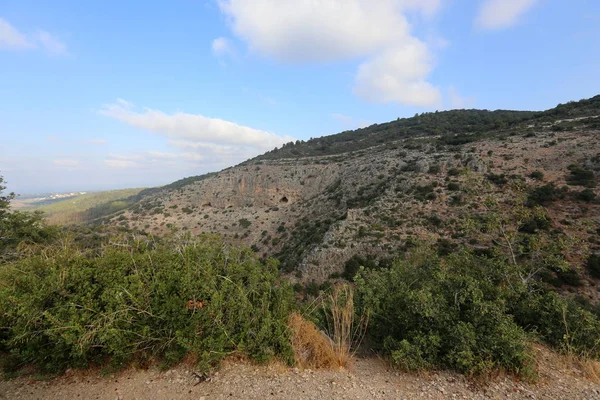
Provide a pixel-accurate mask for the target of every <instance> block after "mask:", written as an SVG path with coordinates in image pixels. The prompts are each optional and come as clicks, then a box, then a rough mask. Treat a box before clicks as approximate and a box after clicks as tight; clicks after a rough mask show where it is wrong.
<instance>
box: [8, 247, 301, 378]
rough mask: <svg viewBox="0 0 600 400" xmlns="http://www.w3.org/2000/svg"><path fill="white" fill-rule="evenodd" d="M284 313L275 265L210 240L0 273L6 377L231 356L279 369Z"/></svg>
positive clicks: (62, 252)
mask: <svg viewBox="0 0 600 400" xmlns="http://www.w3.org/2000/svg"><path fill="white" fill-rule="evenodd" d="M290 304H291V289H290V288H289V286H288V285H285V284H282V283H280V282H279V281H278V278H277V266H276V264H275V262H271V261H269V262H267V263H266V265H262V264H261V263H260V262H259V261H258V260H257V259H256V257H255V256H254V255H253V253H252V252H251V251H250V250H247V249H237V248H232V247H227V246H225V245H223V243H222V242H220V240H218V239H215V238H204V239H202V240H200V241H192V240H191V239H189V238H181V239H180V241H179V244H177V245H175V244H173V245H166V244H165V245H157V246H154V245H150V244H148V243H134V244H130V245H119V246H116V245H115V246H107V247H105V248H104V249H103V250H102V254H101V255H100V256H97V257H88V256H86V255H85V254H83V253H82V252H81V251H80V250H78V249H77V248H75V247H74V246H73V245H63V246H56V247H52V248H47V249H44V250H43V252H41V253H40V254H39V255H34V256H31V257H28V258H25V259H22V260H20V261H17V262H14V263H11V264H6V265H4V266H3V267H2V268H1V269H0V327H2V328H0V339H1V340H2V342H1V343H2V346H4V348H5V350H8V351H9V352H10V357H9V360H8V362H7V366H8V367H15V366H18V365H22V364H24V363H35V364H37V365H38V366H39V367H40V368H42V369H48V370H52V371H57V370H61V369H64V368H68V367H72V366H73V367H80V366H87V365H90V364H93V363H104V362H106V361H108V360H111V361H112V363H113V364H116V365H121V364H122V363H126V362H130V361H144V360H148V359H158V360H162V361H163V362H165V363H171V362H176V361H178V360H180V359H181V358H182V357H183V356H185V355H186V354H188V353H191V354H193V355H195V356H196V357H198V362H199V365H200V366H201V367H202V368H210V367H211V366H213V365H214V364H215V363H217V362H218V361H219V360H220V359H222V358H224V357H225V356H227V355H229V354H231V353H235V352H239V353H241V354H245V355H248V356H250V357H252V358H254V359H257V360H265V359H268V358H270V357H272V356H276V355H278V356H281V357H282V358H283V359H286V360H289V359H290V357H291V354H292V353H291V350H290V345H289V340H288V334H287V331H286V320H287V318H288V313H289V307H290Z"/></svg>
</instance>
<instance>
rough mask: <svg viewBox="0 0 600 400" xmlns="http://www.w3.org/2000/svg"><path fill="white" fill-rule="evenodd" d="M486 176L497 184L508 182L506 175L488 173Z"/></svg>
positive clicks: (501, 184) (502, 184)
mask: <svg viewBox="0 0 600 400" xmlns="http://www.w3.org/2000/svg"><path fill="white" fill-rule="evenodd" d="M486 178H487V179H488V180H489V181H490V182H492V183H493V184H494V185H497V186H504V185H506V184H507V183H508V179H506V175H504V174H488V175H486Z"/></svg>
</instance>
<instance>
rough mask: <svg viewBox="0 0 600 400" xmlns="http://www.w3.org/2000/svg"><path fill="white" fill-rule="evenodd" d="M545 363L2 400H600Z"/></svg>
mask: <svg viewBox="0 0 600 400" xmlns="http://www.w3.org/2000/svg"><path fill="white" fill-rule="evenodd" d="M538 364H539V366H538V368H539V380H538V381H537V382H536V383H535V384H530V383H524V382H520V381H518V380H516V379H515V378H513V377H509V376H497V377H495V378H492V379H490V380H486V381H482V380H473V379H468V378H466V377H464V376H462V375H458V374H455V373H451V372H432V373H427V374H407V373H402V372H397V371H393V370H390V369H389V367H388V366H387V364H386V363H384V362H383V361H381V360H379V359H376V358H367V359H358V360H356V361H355V363H354V364H353V366H352V367H351V368H350V369H348V370H344V371H323V370H320V371H312V370H308V369H307V370H299V369H297V368H287V367H284V366H281V365H278V364H272V365H269V366H256V365H252V364H250V363H245V362H231V363H226V364H225V365H224V366H223V368H222V369H221V370H220V372H218V373H216V374H215V375H213V376H212V377H211V378H210V379H208V380H206V381H201V379H199V376H198V375H196V374H195V373H194V370H193V368H191V367H189V366H186V365H182V366H179V367H177V368H175V369H172V370H169V371H166V372H165V371H159V370H157V369H149V370H126V371H123V372H121V373H119V374H115V375H111V376H100V374H99V373H98V372H97V371H95V372H94V371H86V372H70V373H67V374H66V375H65V376H62V377H60V378H56V379H54V380H50V381H40V380H37V381H36V380H32V379H31V378H24V377H23V378H18V379H13V380H8V381H2V382H0V399H27V400H29V399H31V400H33V399H65V400H69V399H110V400H129V399H158V400H162V399H196V400H209V399H261V400H266V399H419V398H423V399H552V400H556V399H569V400H575V399H600V384H598V383H594V382H592V381H591V380H589V379H588V378H586V377H585V376H584V373H583V372H582V371H581V369H579V368H576V367H574V366H573V364H572V363H566V362H564V359H563V358H562V357H560V356H558V355H555V354H553V353H550V352H547V351H544V352H543V354H541V355H540V357H538Z"/></svg>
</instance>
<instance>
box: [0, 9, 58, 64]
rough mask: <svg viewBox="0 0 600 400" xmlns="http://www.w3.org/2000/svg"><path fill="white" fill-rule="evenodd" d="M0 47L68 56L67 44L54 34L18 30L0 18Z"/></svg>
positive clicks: (41, 31)
mask: <svg viewBox="0 0 600 400" xmlns="http://www.w3.org/2000/svg"><path fill="white" fill-rule="evenodd" d="M0 49H8V50H35V49H37V50H43V51H45V52H46V53H48V54H50V55H53V56H68V55H69V52H68V50H67V45H66V44H65V43H64V42H62V41H61V40H59V39H58V38H57V37H56V36H55V35H53V34H51V33H49V32H46V31H44V30H39V31H38V32H37V33H35V34H32V35H25V34H23V33H21V32H19V31H18V30H17V29H16V28H15V27H13V26H12V25H11V24H9V23H8V21H6V20H4V19H2V18H0Z"/></svg>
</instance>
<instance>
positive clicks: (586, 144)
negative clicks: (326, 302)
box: [110, 96, 600, 299]
mask: <svg viewBox="0 0 600 400" xmlns="http://www.w3.org/2000/svg"><path fill="white" fill-rule="evenodd" d="M598 115H600V96H596V97H594V98H592V99H589V100H584V101H581V102H576V103H568V104H566V105H560V106H558V107H557V108H555V109H552V110H548V111H545V112H513V111H495V112H488V111H477V110H465V111H449V112H442V113H428V114H422V115H419V116H415V117H413V118H409V119H402V120H398V121H394V122H390V123H388V124H381V125H377V126H374V127H369V128H366V129H362V130H357V131H352V132H344V133H341V134H338V135H333V136H329V137H325V138H320V139H313V140H310V141H308V142H305V143H300V142H299V143H297V144H289V145H286V146H284V147H283V148H282V149H279V150H274V151H272V152H269V153H266V154H264V155H263V156H259V157H257V158H255V159H253V160H248V161H246V162H244V163H242V164H240V165H238V166H236V167H233V168H228V169H226V170H223V171H221V172H219V173H217V174H213V175H210V176H203V177H198V178H188V181H186V182H185V183H183V184H178V185H176V188H173V187H172V188H163V189H160V188H159V189H153V191H152V193H149V194H147V195H145V196H141V200H140V201H139V202H137V203H136V204H135V205H133V206H132V207H130V208H129V209H127V210H124V211H121V212H120V213H119V215H115V216H113V217H111V218H110V222H111V223H114V224H118V225H121V226H125V227H128V228H131V229H137V230H143V231H147V232H150V233H155V234H164V233H167V232H169V231H172V230H182V231H189V232H191V233H194V234H197V233H219V234H221V235H223V236H225V237H226V238H227V239H229V240H231V241H234V242H241V243H244V244H246V245H248V246H252V248H253V249H254V250H255V251H257V252H259V253H260V254H261V255H264V256H275V257H277V258H279V259H280V261H281V266H282V269H283V270H284V271H286V272H288V273H290V274H291V275H290V276H291V277H292V278H293V279H297V280H299V281H301V282H304V283H308V282H311V281H313V280H314V281H316V282H324V281H326V280H327V279H329V278H331V277H337V276H340V275H344V276H346V277H351V276H352V274H353V271H354V270H355V269H356V267H357V265H358V264H362V265H371V266H377V265H379V266H381V265H385V263H386V260H387V259H389V258H393V257H396V256H397V255H398V254H401V253H402V252H403V251H404V250H405V249H406V248H408V247H410V246H412V245H413V243H416V242H422V241H426V242H430V243H432V244H433V245H434V246H437V247H438V248H439V251H440V252H448V251H452V248H453V246H455V245H457V244H470V245H472V246H474V247H475V248H476V249H479V250H480V251H491V250H490V249H492V248H494V249H500V250H501V249H503V247H506V246H504V244H506V243H504V242H505V240H504V239H503V238H502V237H498V236H493V235H491V234H488V233H486V232H484V231H485V229H486V228H485V227H484V226H483V225H484V224H488V223H489V221H487V219H486V218H488V219H489V216H490V215H492V214H493V213H495V214H494V215H500V216H501V215H510V212H512V211H513V210H520V209H522V210H523V213H526V214H527V215H529V217H528V218H529V220H520V219H518V218H520V217H519V216H514V218H512V217H511V218H512V219H510V218H508V219H507V220H506V221H505V222H504V223H506V224H508V225H507V227H506V229H512V231H511V232H513V231H514V240H515V241H517V237H518V238H519V239H518V241H519V242H518V243H517V242H515V243H514V245H515V247H517V246H518V248H522V247H523V246H525V245H524V244H523V240H525V239H527V238H529V239H527V240H529V241H531V240H534V239H535V241H538V242H540V243H542V244H543V243H545V244H544V245H550V244H552V245H554V244H556V243H565V245H564V246H563V247H562V248H560V249H558V248H557V249H556V250H553V251H555V252H556V253H557V254H558V253H560V257H561V258H560V259H561V260H562V261H565V262H568V263H569V265H571V266H575V267H577V266H583V265H584V264H585V262H586V259H587V255H588V253H589V251H590V250H591V251H596V250H599V249H600V248H599V247H598V244H600V241H599V240H598V233H597V232H596V230H597V229H598V228H600V217H599V216H600V212H599V211H600V208H599V205H598V203H597V202H596V200H595V196H596V194H597V190H596V189H595V188H594V187H587V188H586V186H594V185H593V183H595V180H596V178H597V177H596V175H597V172H596V171H598V170H599V169H600V156H599V154H600V118H596V117H597V116H598ZM573 166H575V167H573ZM590 174H591V178H590ZM579 175H581V177H585V179H587V181H586V180H585V179H584V180H579V181H578V178H577V176H579ZM582 179H583V178H582ZM553 185H554V186H553ZM563 186H564V187H565V188H564V189H561V190H559V189H560V188H561V187H563ZM536 190H537V192H536ZM538 192H539V193H538ZM536 193H537V194H536ZM536 195H537V196H538V197H539V199H538V200H539V202H538V203H539V204H538V203H535V204H533V203H532V201H533V200H531V197H532V196H533V197H534V200H535V196H536ZM527 198H529V200H527ZM517 199H523V201H521V202H520V203H519V201H517ZM489 201H492V202H496V203H497V204H498V205H497V207H496V208H494V209H491V208H489V207H488V206H487V205H486V204H487V202H489ZM517 203H518V204H517ZM525 203H527V204H529V205H528V206H526V205H525ZM519 204H520V207H521V208H519V207H517V206H518V205H519ZM540 206H542V207H540ZM544 210H545V211H544ZM535 213H538V214H540V213H541V214H540V215H537V214H536V215H535V216H534V214H535ZM517 222H518V224H517ZM469 224H471V225H474V226H476V228H477V229H479V232H475V231H473V230H472V229H471V230H469V229H467V228H465V226H467V225H469ZM538 225H539V226H538ZM482 232H483V233H482ZM528 232H531V233H528ZM599 232H600V231H599ZM511 235H512V233H511ZM526 235H529V236H526ZM523 237H525V239H523ZM510 240H513V239H512V237H511V238H510ZM567 242H568V245H567V244H566V243H567ZM508 243H509V244H510V241H509V242H508ZM532 243H533V242H532ZM527 246H529V247H527ZM531 246H532V245H531V244H527V245H526V246H525V247H527V248H528V249H529V248H531ZM511 251H512V249H511ZM532 254H533V253H532ZM522 256H523V257H528V256H527V254H525V253H523V254H522ZM562 261H561V262H562ZM569 268H570V269H567V272H565V271H563V270H562V269H559V268H558V267H557V269H556V270H551V272H550V273H549V274H550V276H547V277H546V279H548V281H549V282H551V283H552V284H555V285H557V286H559V287H563V286H564V287H568V286H569V285H571V284H576V285H580V286H578V287H579V288H578V289H577V290H579V291H581V292H582V293H585V294H586V296H587V297H588V298H591V299H596V298H597V297H598V292H597V291H596V290H595V287H594V285H595V284H596V281H595V280H594V278H593V277H591V276H590V275H589V274H588V272H589V271H585V270H579V271H576V270H572V268H574V267H569ZM574 276H576V277H574ZM580 277H583V279H580Z"/></svg>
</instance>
